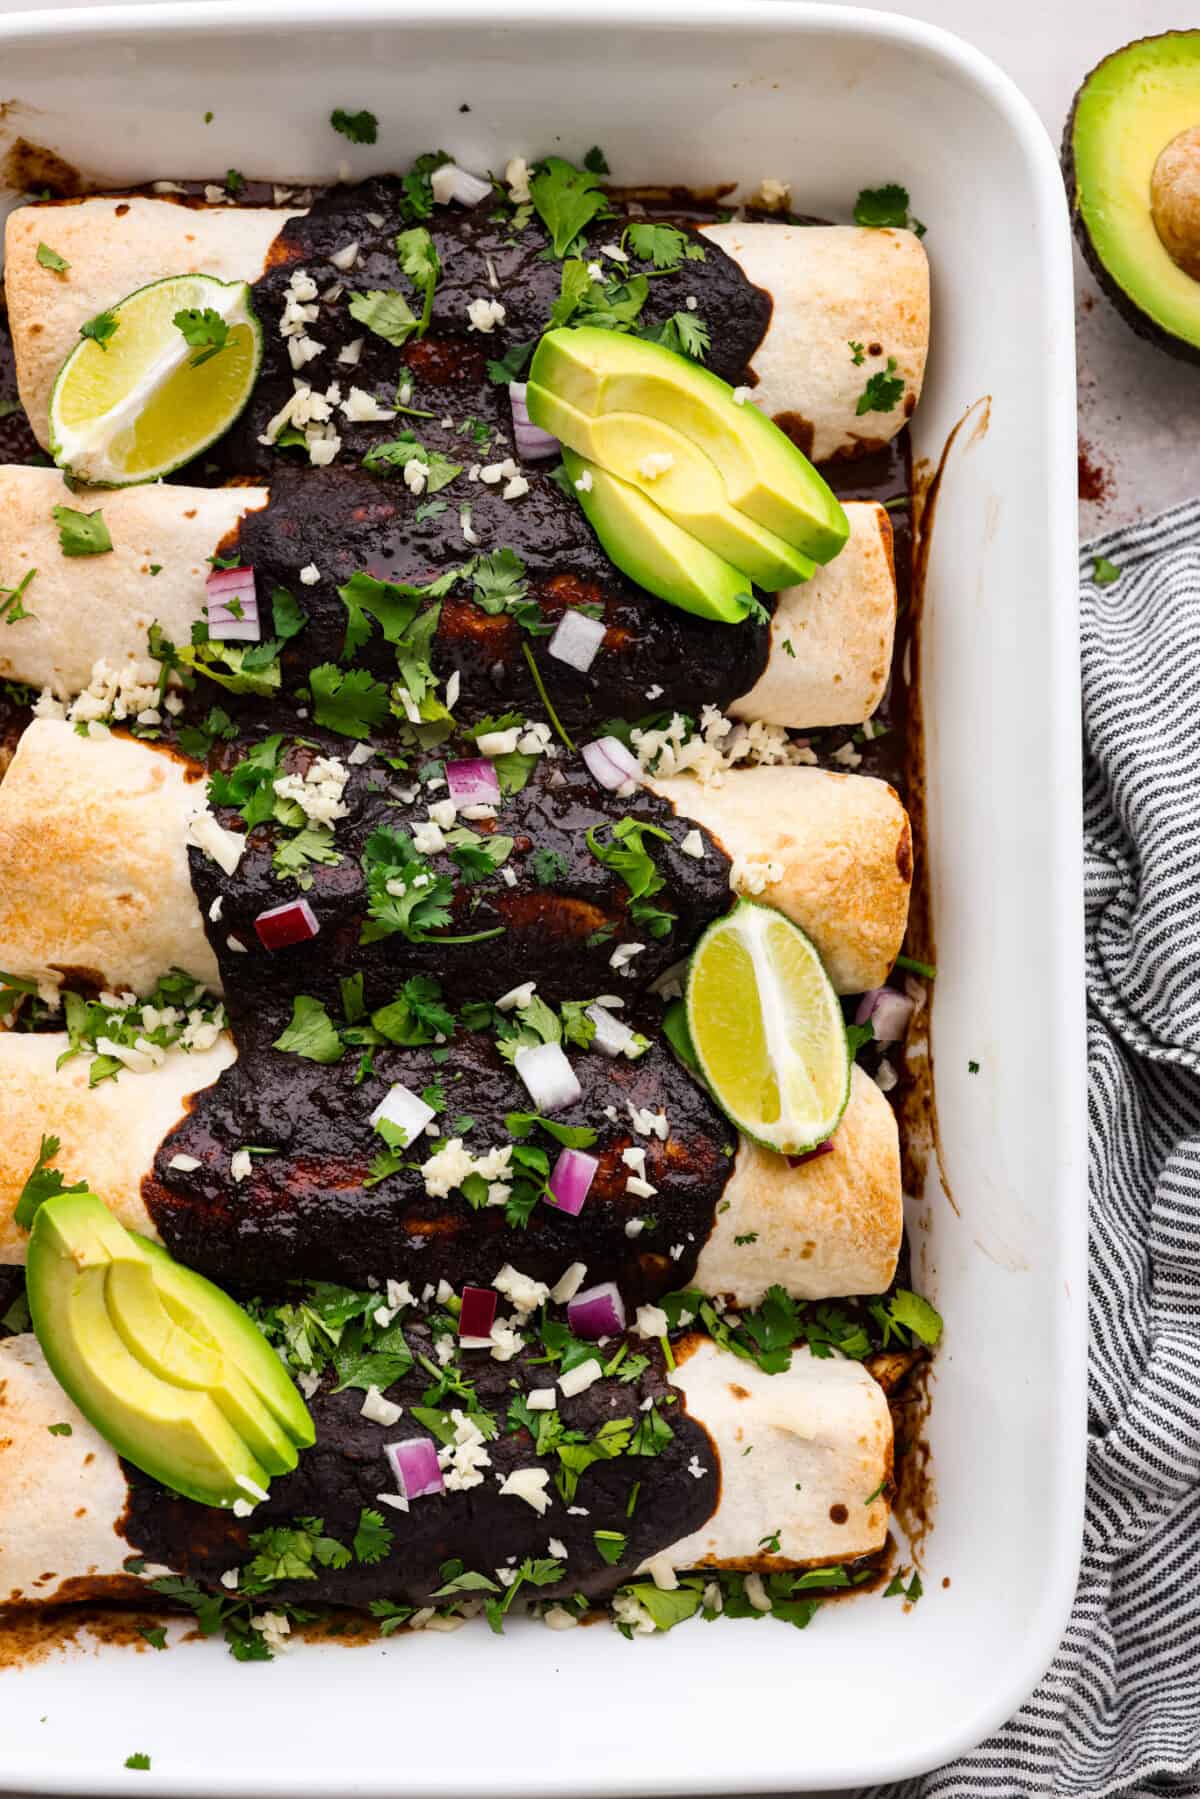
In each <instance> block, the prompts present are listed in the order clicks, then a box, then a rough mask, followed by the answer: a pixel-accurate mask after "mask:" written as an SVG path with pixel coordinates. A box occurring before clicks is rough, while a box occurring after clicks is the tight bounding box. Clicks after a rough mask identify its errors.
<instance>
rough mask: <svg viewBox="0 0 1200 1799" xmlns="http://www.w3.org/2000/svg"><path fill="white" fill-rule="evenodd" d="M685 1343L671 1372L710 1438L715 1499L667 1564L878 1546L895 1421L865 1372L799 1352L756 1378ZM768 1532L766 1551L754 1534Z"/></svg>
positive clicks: (769, 1561)
mask: <svg viewBox="0 0 1200 1799" xmlns="http://www.w3.org/2000/svg"><path fill="white" fill-rule="evenodd" d="M693 1343H694V1347H692V1344H693ZM687 1347H689V1348H691V1353H690V1354H686V1353H685V1354H679V1353H678V1352H677V1358H676V1359H677V1361H678V1364H679V1365H678V1367H677V1368H676V1370H675V1372H674V1373H673V1374H671V1375H669V1376H668V1379H669V1380H670V1382H671V1384H672V1386H674V1387H678V1389H679V1391H680V1392H681V1393H682V1394H683V1397H684V1403H685V1404H686V1406H687V1409H688V1411H689V1412H690V1413H691V1415H692V1416H693V1417H694V1418H696V1419H698V1420H699V1422H700V1423H701V1424H703V1425H704V1427H705V1429H706V1430H707V1431H708V1433H709V1435H710V1437H711V1438H712V1440H713V1444H714V1447H715V1450H716V1454H717V1459H718V1462H719V1464H720V1469H721V1497H720V1499H719V1501H718V1503H717V1508H716V1510H715V1512H714V1513H713V1515H712V1517H711V1518H710V1519H709V1520H708V1522H707V1523H706V1524H703V1525H701V1527H700V1529H699V1530H697V1531H693V1533H692V1534H691V1536H688V1537H684V1538H683V1539H682V1540H681V1541H680V1542H678V1543H675V1544H673V1545H672V1546H671V1548H670V1549H669V1550H668V1551H667V1552H666V1555H665V1556H664V1557H663V1558H662V1559H664V1560H667V1561H669V1563H670V1564H671V1566H673V1567H675V1568H696V1567H704V1566H709V1567H715V1568H755V1569H761V1570H763V1571H764V1572H770V1571H771V1570H773V1569H776V1568H794V1567H797V1566H803V1565H804V1564H806V1563H814V1562H815V1563H825V1562H837V1561H847V1560H849V1559H850V1558H851V1557H853V1556H859V1555H869V1554H870V1553H871V1552H872V1551H873V1550H876V1549H879V1548H881V1547H882V1545H883V1542H884V1538H885V1536H886V1535H887V1521H888V1505H887V1501H886V1500H885V1499H883V1498H882V1497H881V1496H880V1489H881V1487H882V1486H883V1485H884V1484H885V1482H886V1481H887V1479H888V1477H889V1476H890V1475H891V1472H892V1424H891V1418H890V1415H889V1413H888V1407H887V1400H886V1399H885V1397H884V1394H883V1389H882V1388H881V1387H880V1386H879V1385H878V1384H877V1383H876V1381H875V1380H873V1379H872V1377H871V1375H869V1374H868V1373H867V1371H866V1369H865V1368H863V1367H862V1366H861V1364H859V1363H858V1362H846V1361H839V1360H837V1359H836V1358H835V1357H832V1356H831V1357H828V1358H822V1359H818V1358H817V1357H815V1356H813V1355H811V1354H810V1353H809V1351H808V1350H807V1349H800V1350H797V1351H795V1352H794V1354H793V1356H792V1365H791V1367H790V1369H789V1370H788V1371H787V1373H786V1374H764V1373H763V1372H762V1370H761V1369H760V1368H759V1367H758V1366H757V1364H756V1363H754V1362H744V1361H742V1360H741V1359H740V1358H735V1357H733V1356H731V1355H729V1354H728V1353H727V1352H725V1351H722V1350H720V1349H718V1348H717V1347H716V1345H715V1344H714V1343H713V1342H711V1341H710V1340H709V1339H708V1338H703V1337H700V1338H695V1339H692V1340H691V1342H689V1344H688V1345H687ZM748 1450H749V1451H751V1452H752V1453H750V1454H747V1451H748ZM872 1493H873V1494H875V1498H874V1499H872V1501H871V1503H870V1505H868V1504H867V1503H866V1500H867V1497H868V1495H869V1494H872ZM839 1519H840V1520H841V1521H840V1522H839V1521H838V1520H839ZM776 1533H778V1538H779V1549H778V1551H777V1552H776V1551H774V1550H772V1551H771V1553H769V1554H768V1553H767V1552H766V1551H765V1550H764V1549H763V1547H762V1545H763V1542H764V1540H770V1539H771V1538H772V1537H773V1536H774V1535H775V1534H776ZM658 1560H659V1558H658V1557H655V1558H654V1561H658Z"/></svg>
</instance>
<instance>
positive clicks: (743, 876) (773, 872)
mask: <svg viewBox="0 0 1200 1799" xmlns="http://www.w3.org/2000/svg"><path fill="white" fill-rule="evenodd" d="M785 872H786V871H785V869H784V866H783V863H782V862H773V861H766V862H761V861H758V860H756V859H755V858H754V857H753V856H735V857H734V860H733V863H732V865H731V867H730V870H729V885H730V887H731V888H732V890H733V891H734V893H762V892H763V890H764V889H765V888H767V887H774V886H775V885H776V884H777V883H778V882H779V881H782V879H783V877H784V874H785Z"/></svg>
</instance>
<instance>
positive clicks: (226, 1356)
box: [26, 1193, 313, 1506]
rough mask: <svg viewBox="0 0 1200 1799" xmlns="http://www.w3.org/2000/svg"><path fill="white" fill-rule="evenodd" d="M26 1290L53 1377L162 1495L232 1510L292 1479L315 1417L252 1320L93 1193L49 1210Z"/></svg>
mask: <svg viewBox="0 0 1200 1799" xmlns="http://www.w3.org/2000/svg"><path fill="white" fill-rule="evenodd" d="M148 1251H149V1253H147V1252H148ZM193 1286H194V1288H195V1289H196V1290H197V1291H196V1293H195V1294H193ZM26 1288H27V1292H28V1296H29V1311H30V1316H31V1318H32V1321H33V1328H34V1330H35V1332H36V1333H37V1338H38V1342H39V1343H40V1344H41V1347H42V1350H43V1353H44V1354H45V1357H46V1360H47V1362H48V1363H49V1366H50V1369H51V1372H52V1373H53V1374H54V1377H55V1379H56V1380H57V1381H58V1382H59V1384H60V1386H61V1387H62V1388H63V1389H64V1391H65V1392H66V1393H67V1394H68V1396H69V1397H70V1398H71V1399H72V1400H73V1401H74V1402H75V1404H76V1405H77V1406H78V1407H79V1410H80V1411H81V1412H82V1413H83V1415H84V1417H85V1418H86V1419H87V1420H88V1421H89V1423H90V1424H92V1425H93V1426H94V1427H95V1429H96V1430H98V1431H99V1432H100V1434H101V1436H103V1437H104V1438H106V1440H107V1441H108V1442H109V1443H111V1444H112V1446H113V1448H114V1449H115V1450H116V1451H117V1453H118V1454H119V1455H122V1456H124V1457H125V1458H126V1459H127V1460H128V1461H130V1462H133V1463H134V1464H135V1465H136V1466H137V1467H138V1468H141V1469H142V1470H143V1472H145V1473H146V1474H149V1475H152V1476H153V1477H154V1479H155V1480H158V1481H161V1482H162V1484H163V1486H166V1487H170V1488H172V1489H173V1490H174V1491H176V1492H178V1493H182V1494H183V1495H184V1496H185V1497H186V1498H188V1499H196V1500H199V1501H200V1502H201V1503H202V1504H204V1505H219V1506H229V1505H232V1504H233V1503H234V1501H235V1500H238V1499H246V1498H248V1497H253V1496H254V1495H255V1493H256V1492H257V1491H259V1490H261V1489H264V1488H265V1487H266V1485H267V1482H268V1480H269V1479H270V1477H271V1476H272V1475H273V1474H282V1473H285V1472H286V1471H287V1470H288V1469H289V1468H294V1467H295V1465H296V1461H297V1447H298V1446H299V1447H301V1448H303V1447H307V1445H309V1444H311V1442H312V1441H313V1428H312V1421H311V1419H310V1418H309V1415H308V1411H307V1408H306V1407H305V1406H304V1404H303V1402H302V1401H301V1399H300V1396H299V1394H297V1393H296V1391H295V1388H294V1387H293V1386H292V1383H291V1381H290V1379H289V1378H288V1375H287V1373H286V1372H285V1370H284V1368H283V1366H282V1364H281V1363H280V1361H279V1359H278V1357H276V1356H274V1355H273V1353H272V1351H271V1349H270V1346H269V1345H268V1344H267V1343H266V1341H265V1340H264V1339H263V1338H262V1337H261V1335H260V1334H259V1333H258V1331H257V1330H256V1329H255V1327H254V1325H253V1324H252V1323H251V1321H250V1319H249V1318H247V1317H246V1315H245V1313H244V1312H242V1311H241V1309H240V1308H239V1307H238V1306H236V1305H235V1304H234V1302H233V1301H232V1300H231V1299H229V1298H228V1297H227V1296H226V1295H225V1294H223V1293H221V1291H220V1289H219V1288H216V1287H213V1286H212V1285H211V1283H209V1282H208V1281H205V1280H203V1279H201V1277H200V1276H199V1275H194V1274H192V1273H191V1272H190V1271H189V1270H188V1269H186V1268H181V1267H179V1265H178V1264H177V1263H175V1262H173V1261H172V1260H171V1258H170V1257H169V1256H168V1255H167V1254H166V1252H165V1251H163V1250H159V1249H157V1248H156V1247H153V1246H149V1245H147V1244H145V1243H144V1242H143V1241H142V1239H140V1238H138V1237H136V1236H134V1235H133V1234H132V1233H131V1232H129V1231H127V1230H125V1229H124V1227H123V1226H122V1225H120V1224H119V1223H118V1222H117V1221H116V1219H115V1218H113V1217H112V1216H111V1215H110V1213H109V1212H108V1210H107V1209H106V1207H105V1206H104V1204H103V1202H102V1201H101V1200H99V1199H97V1198H96V1196H95V1194H92V1193H62V1194H59V1195H57V1196H56V1197H55V1198H53V1199H49V1200H47V1201H46V1202H45V1204H44V1205H42V1206H41V1208H40V1209H39V1211H38V1214H37V1217H36V1218H35V1220H34V1224H33V1230H32V1232H31V1234H30V1239H29V1251H28V1262H27V1266H26ZM190 1318H195V1319H196V1320H197V1321H198V1322H199V1324H200V1327H201V1328H200V1330H199V1332H198V1333H197V1334H193V1332H192V1330H191V1329H190V1328H189V1320H190ZM251 1337H253V1338H256V1339H257V1341H258V1343H259V1344H261V1347H262V1355H261V1356H260V1355H259V1353H258V1351H257V1349H252V1348H251V1347H249V1340H250V1338H251ZM264 1358H265V1359H264ZM272 1363H273V1364H274V1366H273V1368H272V1366H271V1364H272Z"/></svg>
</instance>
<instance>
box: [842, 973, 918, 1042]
mask: <svg viewBox="0 0 1200 1799" xmlns="http://www.w3.org/2000/svg"><path fill="white" fill-rule="evenodd" d="M912 1015H913V1002H912V1001H911V1000H910V999H907V998H906V997H905V995H904V994H903V993H897V992H896V989H895V988H894V987H872V988H871V990H870V992H869V993H864V994H863V996H862V998H861V999H860V1000H859V1002H858V1011H857V1012H856V1013H855V1014H854V1022H855V1024H870V1026H871V1030H872V1031H873V1032H874V1035H875V1041H876V1043H902V1042H903V1041H904V1035H905V1032H906V1031H907V1030H908V1025H909V1020H910V1019H911V1017H912Z"/></svg>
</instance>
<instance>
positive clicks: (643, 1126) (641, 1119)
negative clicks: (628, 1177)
mask: <svg viewBox="0 0 1200 1799" xmlns="http://www.w3.org/2000/svg"><path fill="white" fill-rule="evenodd" d="M625 1109H626V1111H627V1112H628V1114H629V1122H630V1124H631V1125H632V1126H633V1128H634V1130H635V1131H636V1132H637V1134H638V1136H639V1137H657V1138H658V1140H659V1142H660V1143H665V1142H666V1140H667V1137H668V1135H669V1134H670V1128H671V1127H670V1125H669V1124H668V1122H667V1115H666V1113H665V1112H664V1111H663V1110H662V1109H661V1108H660V1109H659V1110H658V1111H657V1112H652V1111H651V1110H650V1108H649V1106H635V1105H634V1103H633V1101H632V1100H626V1102H625ZM645 1172H646V1170H645V1169H644V1168H639V1170H638V1173H639V1174H645Z"/></svg>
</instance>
